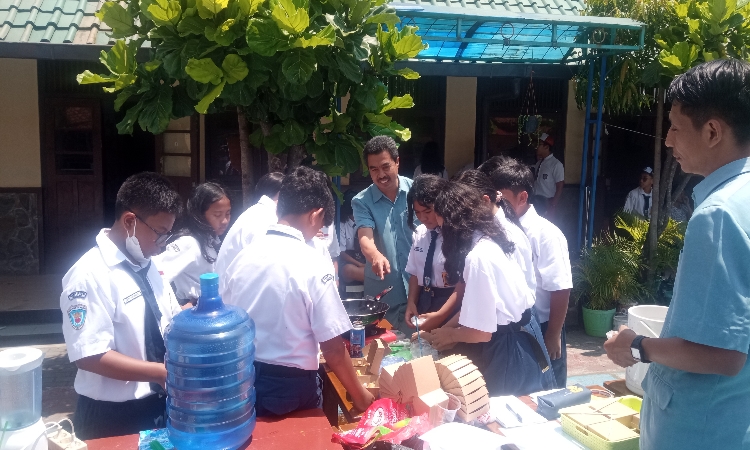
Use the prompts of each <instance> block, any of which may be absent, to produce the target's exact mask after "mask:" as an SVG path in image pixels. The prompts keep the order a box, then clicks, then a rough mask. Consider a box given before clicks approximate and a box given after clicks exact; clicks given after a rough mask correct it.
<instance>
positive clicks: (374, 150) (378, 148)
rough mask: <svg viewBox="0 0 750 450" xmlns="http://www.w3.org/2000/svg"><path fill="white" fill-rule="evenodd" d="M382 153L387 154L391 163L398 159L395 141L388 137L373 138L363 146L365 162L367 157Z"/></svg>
mask: <svg viewBox="0 0 750 450" xmlns="http://www.w3.org/2000/svg"><path fill="white" fill-rule="evenodd" d="M383 152H388V154H389V155H391V159H392V160H393V161H396V160H397V159H398V145H396V141H394V140H393V138H392V137H390V136H375V137H374V138H372V139H370V140H369V141H367V144H365V149H364V151H363V153H364V157H365V162H366V161H367V157H368V156H370V155H379V154H381V153H383Z"/></svg>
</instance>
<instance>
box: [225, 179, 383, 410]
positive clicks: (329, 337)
mask: <svg viewBox="0 0 750 450" xmlns="http://www.w3.org/2000/svg"><path fill="white" fill-rule="evenodd" d="M328 184H329V182H328V179H327V178H326V176H325V175H324V174H322V173H320V172H318V171H315V170H313V169H310V168H307V167H298V168H297V169H295V170H294V171H293V172H292V173H290V174H288V175H287V176H286V177H284V182H283V184H282V186H281V191H280V193H279V201H278V215H279V220H278V224H276V225H273V226H272V227H270V228H269V229H268V230H267V232H266V234H265V235H261V236H258V237H257V238H255V239H254V240H253V242H252V243H251V244H250V246H248V247H246V248H245V249H244V250H242V252H240V254H239V255H238V256H237V258H236V259H235V260H234V262H233V263H232V264H231V265H230V266H229V269H228V270H227V274H226V278H227V287H226V290H225V293H224V294H223V298H224V301H225V302H226V303H227V304H230V305H236V306H238V307H240V308H244V309H245V310H247V312H248V314H249V315H250V317H251V318H252V319H253V320H254V321H255V327H256V335H255V343H256V353H255V370H256V378H255V389H256V393H257V400H256V403H255V408H256V411H257V414H258V416H267V415H282V414H287V413H290V412H292V411H296V410H299V409H309V408H319V407H320V406H321V404H322V397H321V381H320V378H319V376H318V354H319V353H320V352H321V351H322V352H323V357H324V358H325V359H326V362H327V363H328V365H329V366H330V367H331V369H333V372H334V373H335V374H336V376H337V377H338V378H339V379H340V380H341V383H342V384H343V386H344V388H346V390H347V392H349V394H350V395H351V396H352V400H353V403H354V406H355V407H356V408H357V409H359V410H365V409H367V407H368V406H369V405H370V404H371V403H372V401H373V400H374V398H373V396H372V394H371V393H369V392H368V391H367V390H366V389H365V388H364V387H363V386H362V385H361V384H360V383H359V382H358V380H357V376H356V374H355V372H354V368H353V367H352V362H351V360H350V359H349V354H348V352H347V351H346V347H345V345H344V340H343V339H342V338H341V335H342V334H343V333H346V332H348V331H349V330H350V329H351V327H352V325H351V322H350V321H349V316H348V315H347V313H346V311H345V310H344V306H343V305H342V303H341V298H340V297H339V294H338V291H337V289H336V283H335V281H334V276H333V267H332V265H331V264H330V263H329V262H327V261H326V257H325V256H323V255H322V254H321V253H320V252H319V251H318V250H316V249H314V248H311V246H310V244H308V243H307V241H310V240H311V239H313V238H314V237H315V235H316V234H317V232H318V230H320V228H321V227H322V226H323V225H326V224H328V225H330V224H331V222H332V221H333V216H334V214H335V208H334V203H333V197H332V196H331V192H330V189H329V185H328Z"/></svg>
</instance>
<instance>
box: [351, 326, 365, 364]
mask: <svg viewBox="0 0 750 450" xmlns="http://www.w3.org/2000/svg"><path fill="white" fill-rule="evenodd" d="M364 346H365V326H364V325H362V322H354V323H353V324H352V331H351V332H350V333H349V356H350V357H351V358H362V357H364V355H363V354H362V348H363V347H364Z"/></svg>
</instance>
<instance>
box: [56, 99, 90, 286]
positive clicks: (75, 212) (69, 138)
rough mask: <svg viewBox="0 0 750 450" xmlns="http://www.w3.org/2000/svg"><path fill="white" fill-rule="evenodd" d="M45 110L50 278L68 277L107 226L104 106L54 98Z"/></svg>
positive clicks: (85, 101) (83, 100) (86, 101)
mask: <svg viewBox="0 0 750 450" xmlns="http://www.w3.org/2000/svg"><path fill="white" fill-rule="evenodd" d="M44 109H45V111H44V117H45V120H44V144H43V150H42V154H43V164H44V174H45V177H44V216H45V221H46V223H45V226H44V230H45V262H46V264H45V266H46V272H47V273H64V272H65V271H67V270H68V269H69V268H70V266H72V265H73V263H75V262H76V261H77V260H78V258H80V257H81V255H83V254H84V253H85V252H86V251H88V250H89V249H90V248H91V247H93V246H94V245H95V244H96V235H97V233H98V232H99V230H100V229H101V228H102V227H103V226H104V223H103V219H104V217H103V215H104V214H103V206H104V205H103V200H102V136H101V111H100V109H99V101H98V100H91V99H49V100H47V101H46V102H45V108H44Z"/></svg>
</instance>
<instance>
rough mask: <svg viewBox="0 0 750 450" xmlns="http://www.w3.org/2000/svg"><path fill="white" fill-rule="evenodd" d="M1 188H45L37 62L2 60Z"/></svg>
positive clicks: (29, 60) (0, 83)
mask: <svg viewBox="0 0 750 450" xmlns="http://www.w3.org/2000/svg"><path fill="white" fill-rule="evenodd" d="M0 99H2V101H1V102H0V187H13V188H21V187H23V188H25V187H35V188H38V187H41V186H42V168H41V155H40V150H39V95H38V88H37V71H36V60H33V59H0Z"/></svg>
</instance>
